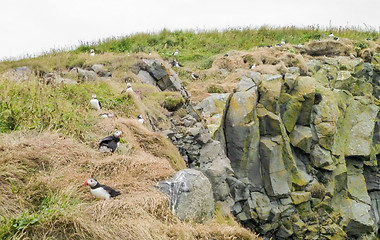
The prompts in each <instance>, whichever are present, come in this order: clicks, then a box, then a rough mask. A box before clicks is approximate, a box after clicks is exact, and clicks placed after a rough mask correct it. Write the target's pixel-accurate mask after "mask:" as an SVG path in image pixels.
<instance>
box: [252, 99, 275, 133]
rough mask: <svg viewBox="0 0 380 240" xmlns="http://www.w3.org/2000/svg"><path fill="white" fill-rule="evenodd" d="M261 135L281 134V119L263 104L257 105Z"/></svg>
mask: <svg viewBox="0 0 380 240" xmlns="http://www.w3.org/2000/svg"><path fill="white" fill-rule="evenodd" d="M257 117H258V118H259V122H260V123H259V126H260V135H261V136H277V135H280V134H281V127H280V124H281V119H280V117H279V116H278V115H276V114H274V113H272V112H270V111H268V110H267V109H265V108H264V107H263V105H261V104H258V105H257Z"/></svg>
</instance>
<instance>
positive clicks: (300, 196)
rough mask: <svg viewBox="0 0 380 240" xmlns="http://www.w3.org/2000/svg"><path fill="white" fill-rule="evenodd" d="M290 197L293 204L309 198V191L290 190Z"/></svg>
mask: <svg viewBox="0 0 380 240" xmlns="http://www.w3.org/2000/svg"><path fill="white" fill-rule="evenodd" d="M290 196H291V198H292V201H293V203H294V205H298V204H301V203H304V202H307V201H310V200H311V193H310V192H300V191H298V192H292V193H291V195H290Z"/></svg>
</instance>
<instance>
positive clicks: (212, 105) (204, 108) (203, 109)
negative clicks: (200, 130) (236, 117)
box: [194, 93, 230, 116]
mask: <svg viewBox="0 0 380 240" xmlns="http://www.w3.org/2000/svg"><path fill="white" fill-rule="evenodd" d="M229 95H230V94H229V93H212V94H210V96H209V97H207V98H205V99H203V100H202V101H201V102H200V103H199V104H198V105H197V106H195V107H194V108H195V109H196V110H198V111H199V112H200V114H201V115H202V116H212V115H215V114H218V113H223V110H224V107H225V105H226V102H227V98H228V96H229Z"/></svg>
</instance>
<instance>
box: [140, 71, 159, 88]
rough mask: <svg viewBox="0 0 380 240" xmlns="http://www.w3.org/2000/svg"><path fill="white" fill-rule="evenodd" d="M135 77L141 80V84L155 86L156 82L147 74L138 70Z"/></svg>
mask: <svg viewBox="0 0 380 240" xmlns="http://www.w3.org/2000/svg"><path fill="white" fill-rule="evenodd" d="M137 77H138V78H139V79H140V80H141V82H142V83H146V84H151V85H154V86H157V82H156V80H154V78H153V77H152V76H150V74H149V72H147V71H144V70H140V71H139V72H138V74H137Z"/></svg>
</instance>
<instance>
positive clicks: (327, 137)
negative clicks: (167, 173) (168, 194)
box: [136, 42, 380, 239]
mask: <svg viewBox="0 0 380 240" xmlns="http://www.w3.org/2000/svg"><path fill="white" fill-rule="evenodd" d="M332 43H333V44H336V43H334V42H332ZM339 46H340V45H339V44H338V46H335V45H334V46H332V47H331V46H330V45H329V44H328V43H326V42H321V43H319V44H318V43H312V44H310V45H309V46H306V47H305V49H306V50H305V52H307V51H309V53H307V54H309V55H320V54H317V53H318V52H324V51H326V52H327V53H331V54H330V56H327V57H326V56H324V57H319V58H318V57H311V58H309V59H307V60H306V58H304V59H303V60H305V61H304V62H300V61H299V62H297V63H295V64H292V65H289V64H287V66H286V65H285V67H284V68H277V70H276V72H275V73H262V72H265V71H262V72H260V69H255V70H249V71H248V70H244V69H239V68H230V69H227V68H223V67H222V68H220V72H222V70H223V74H224V73H225V72H227V74H228V73H229V72H234V74H235V75H236V74H237V78H238V79H239V82H238V83H237V84H236V87H235V90H234V91H233V92H231V93H223V94H211V95H210V96H209V97H208V98H206V99H204V100H203V101H202V102H200V103H199V104H198V105H197V106H195V107H193V106H192V105H191V104H190V102H189V101H186V104H185V105H184V106H183V107H182V108H181V109H186V114H185V115H184V116H182V118H180V119H178V118H177V119H175V118H174V117H172V123H173V127H172V129H170V130H166V131H165V134H166V135H167V136H168V137H169V138H170V139H171V140H172V142H173V143H174V144H175V145H176V146H177V147H178V149H179V150H180V153H181V154H182V156H183V157H184V159H185V160H186V161H187V163H188V166H189V167H191V168H193V169H196V170H199V171H201V172H203V173H204V174H205V175H206V176H207V177H208V179H209V181H210V182H211V184H212V190H213V193H214V194H213V195H214V200H215V201H217V202H218V204H220V205H221V206H223V208H224V209H227V211H228V210H230V211H232V213H233V214H234V215H235V217H236V218H237V219H238V220H239V221H240V222H241V223H242V224H243V225H244V226H246V227H248V228H250V229H253V230H255V231H256V232H258V233H260V234H262V235H264V236H268V237H273V238H275V239H300V238H306V239H347V238H352V239H359V238H360V239H367V238H375V236H377V235H378V229H379V224H380V218H379V216H380V205H379V200H380V188H379V187H380V178H379V169H378V156H379V153H380V147H379V146H380V144H379V143H380V137H379V131H380V122H379V118H380V114H379V107H378V99H379V97H380V93H379V90H378V88H379V83H380V67H379V62H380V61H379V60H380V55H379V54H375V55H374V56H373V57H372V56H371V57H370V58H369V59H368V58H367V59H364V60H363V59H362V58H359V57H352V56H351V57H347V56H338V55H345V54H347V53H346V50H345V49H343V50H342V49H340V48H338V47H339ZM315 49H317V50H315ZM321 49H322V50H321ZM327 53H324V54H322V55H329V54H327ZM246 56H247V55H245V56H244V55H243V56H242V55H237V56H236V57H235V59H232V60H231V58H230V59H221V61H225V62H228V61H235V62H236V61H240V60H241V59H243V58H244V57H246ZM296 57H297V58H302V56H301V55H296ZM253 58H254V57H253ZM284 62H285V61H284ZM214 64H215V63H214ZM150 65H151V66H154V65H152V64H150ZM272 65H273V64H272ZM155 66H156V70H152V69H150V70H149V68H147V67H145V68H140V69H138V70H137V72H136V74H137V75H138V76H142V75H146V76H149V78H152V76H153V78H154V76H156V75H157V74H155V73H154V72H155V71H157V66H160V64H156V65H155ZM158 68H164V64H163V63H162V64H161V67H158ZM147 69H148V70H147ZM143 71H147V72H148V73H149V74H143V73H144V72H143ZM168 73H170V71H168ZM176 78H177V77H176ZM166 79H172V80H173V74H172V75H171V77H170V74H169V75H168V77H166ZM154 80H155V81H157V84H158V85H159V86H160V88H161V89H162V90H164V89H166V88H167V87H168V88H169V89H170V88H172V87H173V86H174V88H175V89H177V90H179V91H181V92H182V93H183V97H184V98H185V99H186V100H188V94H187V93H186V94H185V93H184V92H185V90H184V89H183V88H181V87H176V85H177V84H175V83H170V84H167V87H164V86H163V85H162V84H159V82H160V79H157V78H156V79H154ZM143 81H146V82H147V80H144V79H143ZM149 81H151V79H150V80H149ZM163 82H165V81H163ZM178 86H179V85H178ZM205 119H206V120H207V121H206V120H205ZM210 119H214V120H212V121H210ZM215 119H216V120H215ZM202 120H203V121H202ZM202 123H203V124H202ZM183 129H186V130H185V131H184V130H183ZM211 134H213V138H210V135H211ZM183 182H184V183H183V184H185V182H186V181H183ZM161 184H164V185H165V183H161ZM176 184H178V181H177V182H176ZM186 184H188V183H186ZM186 184H185V185H186ZM172 185H173V186H174V185H175V184H172ZM177 193H178V194H179V195H180V194H181V191H177ZM179 211H180V210H179ZM180 212H181V211H180Z"/></svg>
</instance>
